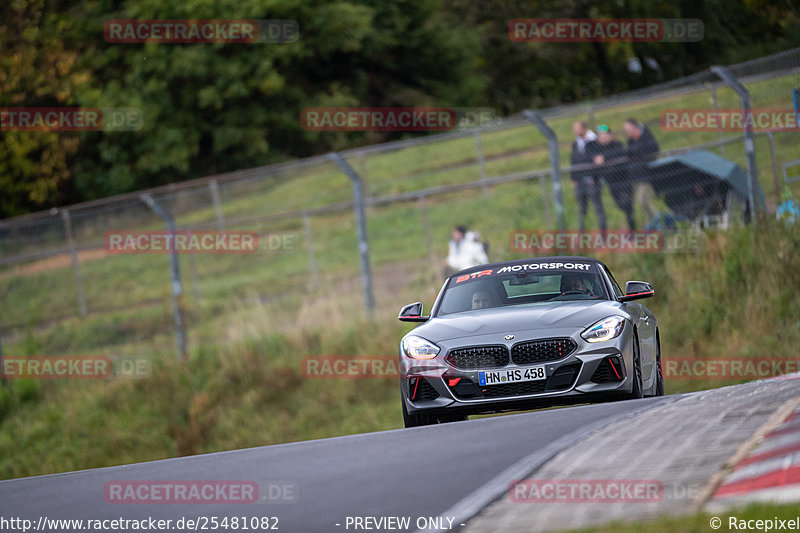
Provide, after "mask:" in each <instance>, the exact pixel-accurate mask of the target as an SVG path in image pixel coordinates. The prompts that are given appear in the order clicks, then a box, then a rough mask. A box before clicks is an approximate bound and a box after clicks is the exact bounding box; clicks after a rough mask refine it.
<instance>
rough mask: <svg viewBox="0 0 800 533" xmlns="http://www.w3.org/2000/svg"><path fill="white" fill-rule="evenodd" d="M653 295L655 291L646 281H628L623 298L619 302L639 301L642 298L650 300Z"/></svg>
mask: <svg viewBox="0 0 800 533" xmlns="http://www.w3.org/2000/svg"><path fill="white" fill-rule="evenodd" d="M655 293H656V291H655V290H653V287H651V286H650V284H649V283H647V282H646V281H629V282H627V283H626V284H625V296H622V297H621V298H620V299H619V301H620V302H630V301H631V300H641V299H642V298H650V297H651V296H653V295H654V294H655Z"/></svg>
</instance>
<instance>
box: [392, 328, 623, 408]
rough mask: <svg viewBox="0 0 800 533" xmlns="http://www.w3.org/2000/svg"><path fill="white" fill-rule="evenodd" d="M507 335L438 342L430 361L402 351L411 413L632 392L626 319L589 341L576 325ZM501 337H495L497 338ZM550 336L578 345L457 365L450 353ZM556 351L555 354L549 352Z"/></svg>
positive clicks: (515, 405) (558, 401) (543, 403)
mask: <svg viewBox="0 0 800 533" xmlns="http://www.w3.org/2000/svg"><path fill="white" fill-rule="evenodd" d="M512 333H513V334H514V339H513V340H510V341H507V340H505V339H504V338H503V336H498V335H497V334H492V335H483V336H477V337H469V338H466V339H465V338H462V339H453V340H451V341H445V342H437V344H438V345H439V346H440V348H441V352H440V353H439V355H437V356H436V358H434V359H432V360H429V361H419V360H414V359H410V358H408V357H406V356H404V355H403V354H400V370H401V378H402V392H403V401H404V402H405V404H406V409H407V411H408V412H409V414H411V413H415V412H422V411H424V412H426V413H430V414H436V413H444V412H446V413H455V412H459V413H463V414H480V413H494V412H500V411H507V410H521V409H531V408H537V407H543V406H552V405H563V404H570V403H585V402H589V401H592V400H601V399H604V398H605V397H608V396H609V395H614V394H620V393H628V392H631V389H632V387H631V384H632V378H631V376H630V374H631V369H632V368H633V350H632V342H633V333H632V327H631V326H630V324H629V323H627V322H626V324H625V327H624V328H623V331H622V333H621V334H620V336H619V337H617V338H615V339H611V340H608V341H603V342H598V343H589V342H586V341H585V340H583V338H582V337H581V336H580V333H581V332H580V331H576V330H575V329H574V328H569V329H563V328H562V329H550V330H533V331H530V330H529V331H523V332H512ZM498 337H499V338H498ZM550 339H571V340H572V341H573V342H574V343H575V345H576V347H575V349H574V351H572V352H571V353H569V354H568V355H566V356H563V357H560V358H555V359H552V360H547V361H545V362H535V363H530V364H515V363H514V362H513V357H511V356H510V357H509V361H508V364H506V365H505V366H491V367H481V368H470V369H464V368H458V367H456V366H455V365H454V364H451V363H452V358H450V361H448V360H447V359H448V357H447V356H448V354H450V353H451V352H452V351H453V350H457V349H463V348H465V347H470V348H471V347H483V346H495V347H499V346H505V347H506V348H507V349H508V351H509V354H511V353H512V352H511V349H512V347H513V346H515V345H517V344H522V343H527V342H530V341H542V340H550ZM553 357H556V356H553ZM535 366H544V369H545V374H546V378H545V379H542V380H536V381H525V382H520V383H501V384H484V385H482V384H481V383H480V379H479V372H480V371H497V370H500V371H503V372H505V371H507V370H512V371H513V370H520V371H523V372H524V371H525V370H526V369H529V368H531V367H535Z"/></svg>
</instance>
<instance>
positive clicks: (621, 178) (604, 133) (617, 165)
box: [594, 124, 636, 231]
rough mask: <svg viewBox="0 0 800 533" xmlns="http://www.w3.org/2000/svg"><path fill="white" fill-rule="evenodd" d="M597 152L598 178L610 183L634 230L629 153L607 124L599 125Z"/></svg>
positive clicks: (612, 192) (595, 160) (612, 191)
mask: <svg viewBox="0 0 800 533" xmlns="http://www.w3.org/2000/svg"><path fill="white" fill-rule="evenodd" d="M597 132H598V136H597V154H596V155H595V157H594V164H595V165H597V166H598V169H597V170H596V171H595V173H596V175H597V176H598V178H602V179H604V180H605V182H606V183H608V189H609V190H610V191H611V196H612V197H613V198H614V203H615V204H617V207H619V208H620V209H621V210H622V212H623V213H625V220H626V221H627V223H628V229H630V230H631V231H633V230H634V229H636V224H635V223H634V219H633V182H632V181H631V180H630V178H629V176H628V155H627V153H626V150H625V147H624V146H623V145H622V143H621V142H619V141H618V140H616V139H615V138H614V134H613V132H612V131H611V130H610V129H609V128H608V126H606V125H605V124H601V125H600V126H598V127H597Z"/></svg>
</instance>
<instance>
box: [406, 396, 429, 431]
mask: <svg viewBox="0 0 800 533" xmlns="http://www.w3.org/2000/svg"><path fill="white" fill-rule="evenodd" d="M400 403H402V404H403V424H405V426H406V427H407V428H415V427H419V426H426V425H428V424H430V422H429V421H428V420H427V418H428V417H427V416H425V415H417V414H414V415H410V414H408V410H407V409H406V400H405V398H402V397H401V398H400Z"/></svg>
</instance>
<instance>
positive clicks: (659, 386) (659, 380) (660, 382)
mask: <svg viewBox="0 0 800 533" xmlns="http://www.w3.org/2000/svg"><path fill="white" fill-rule="evenodd" d="M656 370H657V371H658V377H656V393H655V396H664V373H663V372H662V371H661V338H660V337H659V335H658V330H656Z"/></svg>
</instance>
